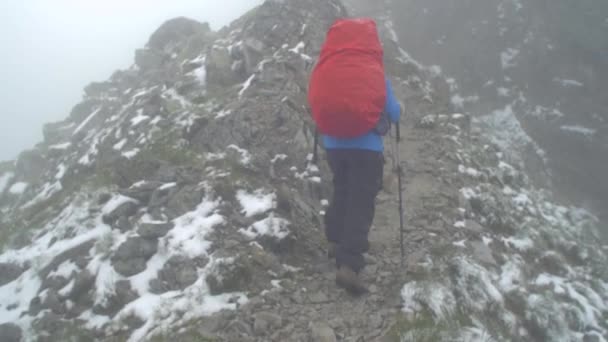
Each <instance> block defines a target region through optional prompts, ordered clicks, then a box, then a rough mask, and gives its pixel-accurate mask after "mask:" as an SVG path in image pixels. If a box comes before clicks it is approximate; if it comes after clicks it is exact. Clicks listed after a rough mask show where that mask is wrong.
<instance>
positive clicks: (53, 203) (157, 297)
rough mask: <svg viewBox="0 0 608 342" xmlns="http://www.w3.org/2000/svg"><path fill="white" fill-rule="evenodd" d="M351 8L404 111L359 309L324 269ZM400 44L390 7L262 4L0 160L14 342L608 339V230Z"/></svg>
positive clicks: (156, 54) (2, 261) (124, 77)
mask: <svg viewBox="0 0 608 342" xmlns="http://www.w3.org/2000/svg"><path fill="white" fill-rule="evenodd" d="M378 5H382V4H378ZM347 10H349V11H351V13H354V14H360V13H364V12H363V11H364V10H365V14H367V15H372V16H374V17H375V18H376V19H377V22H378V24H379V27H380V29H381V35H382V38H383V41H384V43H385V55H386V69H387V74H388V75H389V76H390V77H391V79H392V80H393V83H394V85H395V88H396V89H395V90H396V93H397V95H398V96H399V98H400V99H401V100H402V101H403V102H404V103H405V113H404V116H405V117H404V120H403V121H402V122H401V129H402V134H403V137H404V138H403V140H402V141H401V142H400V143H399V145H396V144H395V142H394V137H393V136H390V137H387V141H386V144H387V153H386V157H387V164H386V168H385V169H386V175H385V184H384V191H383V192H382V193H381V195H380V196H379V198H378V205H377V215H376V220H375V222H374V226H373V229H372V234H371V236H370V240H371V246H372V247H371V251H370V253H369V254H368V255H366V262H367V267H366V269H365V271H364V274H363V277H364V279H365V281H366V282H368V283H369V284H370V293H369V294H368V295H366V296H364V297H362V298H352V297H350V296H349V295H348V294H346V293H345V292H344V291H342V290H340V289H339V288H337V287H336V286H335V284H334V279H333V277H334V266H333V265H332V262H331V261H330V260H327V257H326V254H325V250H326V246H325V241H324V236H323V232H322V226H321V222H322V215H323V210H324V206H326V205H327V199H328V198H330V195H331V194H330V193H329V189H330V187H329V177H330V173H329V171H328V170H327V166H326V163H325V162H324V160H323V155H321V161H320V162H319V163H318V164H319V165H314V164H313V163H312V162H311V155H310V153H311V152H312V145H313V136H314V127H313V125H312V122H311V120H310V117H309V114H308V111H307V103H306V90H307V83H308V74H309V72H310V70H311V68H312V66H313V65H314V62H315V60H314V58H315V56H317V55H318V52H319V48H320V44H321V42H322V41H323V38H324V35H325V32H326V30H327V28H328V27H329V25H330V24H331V23H332V22H333V20H334V19H336V18H338V17H342V16H345V15H346V12H347ZM394 28H395V25H394V24H393V21H392V19H391V16H390V15H389V12H387V9H386V8H385V7H383V6H370V7H368V8H365V9H362V8H360V7H359V6H358V4H352V3H351V2H350V1H349V2H347V6H344V5H343V4H342V3H341V2H339V1H337V0H323V1H318V0H268V1H266V2H265V3H264V4H263V5H262V6H260V7H258V8H256V9H254V10H253V11H251V12H250V13H248V14H246V15H245V16H243V17H242V18H240V19H238V20H237V21H235V22H234V23H233V24H232V25H230V26H229V27H227V28H224V29H222V30H221V31H219V32H213V31H211V30H210V29H209V27H208V25H205V24H201V23H197V22H194V21H192V20H189V19H186V18H176V19H173V20H170V21H168V22H166V23H165V24H164V25H162V27H160V28H159V29H158V30H157V31H156V32H155V33H154V34H153V35H152V36H151V38H150V40H149V42H148V44H147V46H146V47H145V48H143V49H141V50H138V51H137V52H136V58H135V64H134V65H133V66H132V67H131V68H129V69H127V70H123V71H118V72H116V73H115V74H114V75H112V77H111V78H110V79H109V80H108V81H106V82H102V83H94V84H91V85H89V86H88V87H87V88H86V89H85V94H86V95H85V96H84V98H83V101H82V102H81V103H79V104H78V105H76V106H75V107H74V109H73V110H72V112H71V113H70V115H69V116H68V117H67V118H66V119H65V120H64V121H62V122H59V123H53V124H49V125H46V126H45V127H44V133H45V135H44V136H45V140H44V141H43V142H41V143H40V144H39V145H37V147H36V148H35V149H33V150H31V151H26V152H24V153H22V154H21V155H20V156H19V158H18V160H16V161H15V162H7V163H3V164H1V165H0V210H1V212H2V216H1V219H0V246H1V248H2V250H1V251H2V254H0V340H1V341H69V340H75V341H91V340H99V341H167V340H171V341H216V340H217V341H260V342H261V341H311V340H312V341H437V340H454V341H478V340H484V341H485V340H488V341H491V340H497V341H502V340H517V341H546V340H555V341H559V340H564V341H571V340H583V339H584V340H587V341H606V336H607V333H608V326H607V324H606V321H607V319H608V305H607V304H606V303H607V301H608V270H607V269H606V265H608V260H606V250H607V249H608V246H605V245H602V244H601V243H599V242H598V239H596V236H597V232H598V219H597V218H596V217H594V216H593V215H591V214H590V213H588V212H586V211H584V210H582V209H579V208H576V207H570V206H565V205H560V204H559V203H558V202H557V201H556V198H554V197H553V196H552V195H551V194H549V193H547V192H546V191H543V190H539V189H537V188H536V187H535V185H534V183H533V182H532V181H531V180H530V178H529V177H528V176H527V174H526V171H525V169H524V167H523V166H522V164H520V163H519V161H518V160H516V159H512V158H511V154H509V153H507V152H509V151H507V150H504V149H503V146H501V144H499V143H497V142H496V141H495V140H493V139H490V137H489V136H488V135H486V134H480V132H479V131H478V130H476V129H473V128H474V127H473V128H472V127H471V118H470V116H469V115H465V114H460V113H456V112H452V111H451V108H452V107H453V104H452V102H451V98H452V97H453V94H452V93H451V91H450V82H448V81H446V80H445V79H444V78H443V77H442V76H441V73H439V72H438V70H437V68H434V67H426V66H424V65H423V64H421V63H419V62H417V61H415V60H414V59H412V58H411V57H410V55H409V54H408V53H407V52H406V51H405V50H403V49H401V47H400V43H399V39H398V37H397V34H396V33H395V30H394ZM321 154H322V153H321ZM397 162H401V163H402V166H403V167H404V170H405V172H404V180H405V184H404V189H403V190H404V196H405V201H406V202H405V208H406V215H405V219H406V223H407V224H406V227H405V231H404V232H403V233H404V238H405V258H403V259H401V255H400V244H399V234H400V230H399V229H400V228H399V214H398V210H397V209H398V204H397V192H398V191H399V189H397V185H396V180H395V173H394V170H395V165H396V163H397Z"/></svg>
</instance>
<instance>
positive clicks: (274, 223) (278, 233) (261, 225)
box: [239, 214, 290, 240]
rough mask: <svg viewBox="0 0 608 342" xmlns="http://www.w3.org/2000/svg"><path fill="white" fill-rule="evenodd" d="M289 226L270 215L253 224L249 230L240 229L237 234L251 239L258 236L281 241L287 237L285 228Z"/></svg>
mask: <svg viewBox="0 0 608 342" xmlns="http://www.w3.org/2000/svg"><path fill="white" fill-rule="evenodd" d="M289 224H290V223H289V221H287V220H285V219H282V218H279V217H275V216H274V214H270V216H268V217H267V218H265V219H263V220H261V221H258V222H256V223H254V224H253V225H251V226H250V227H249V228H247V229H240V230H239V232H241V233H242V234H243V235H245V236H247V237H249V238H251V239H255V238H257V237H259V236H270V237H276V238H277V239H279V240H282V239H284V238H286V237H287V236H288V235H289V230H288V228H287V227H288V226H289Z"/></svg>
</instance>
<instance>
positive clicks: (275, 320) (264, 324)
mask: <svg viewBox="0 0 608 342" xmlns="http://www.w3.org/2000/svg"><path fill="white" fill-rule="evenodd" d="M282 326H283V319H282V318H281V316H279V315H276V314H273V313H270V312H260V313H257V314H255V315H254V320H253V331H254V332H255V333H256V335H259V336H262V335H269V333H270V332H271V331H276V330H278V329H280V328H281V327H282Z"/></svg>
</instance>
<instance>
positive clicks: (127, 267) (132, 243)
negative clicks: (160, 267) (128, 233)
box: [112, 237, 158, 277]
mask: <svg viewBox="0 0 608 342" xmlns="http://www.w3.org/2000/svg"><path fill="white" fill-rule="evenodd" d="M157 249H158V242H157V241H152V240H147V239H144V238H142V237H132V238H129V239H128V240H127V241H125V242H124V243H123V244H122V245H120V246H119V247H118V250H116V254H114V256H113V257H112V266H113V267H114V269H115V270H116V272H118V273H120V274H121V275H123V276H125V277H130V276H133V275H135V274H138V273H140V272H142V271H144V270H145V269H146V263H147V261H148V260H149V259H150V258H151V257H152V256H153V255H154V254H156V251H157Z"/></svg>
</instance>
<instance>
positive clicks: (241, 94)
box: [239, 74, 255, 98]
mask: <svg viewBox="0 0 608 342" xmlns="http://www.w3.org/2000/svg"><path fill="white" fill-rule="evenodd" d="M254 78H255V74H253V75H251V76H250V77H249V78H248V79H247V81H245V83H243V85H242V87H241V90H240V91H239V98H241V97H243V94H245V91H247V89H249V87H250V86H251V83H252V82H253V79H254Z"/></svg>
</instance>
